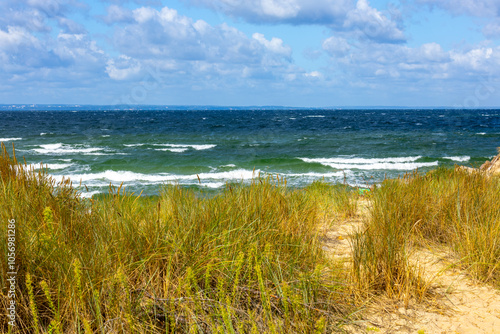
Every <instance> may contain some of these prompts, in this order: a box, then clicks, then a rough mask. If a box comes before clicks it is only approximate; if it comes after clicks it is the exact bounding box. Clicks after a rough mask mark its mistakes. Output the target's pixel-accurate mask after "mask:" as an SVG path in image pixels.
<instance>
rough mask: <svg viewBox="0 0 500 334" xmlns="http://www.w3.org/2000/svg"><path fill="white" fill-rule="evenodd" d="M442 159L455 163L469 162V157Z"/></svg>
mask: <svg viewBox="0 0 500 334" xmlns="http://www.w3.org/2000/svg"><path fill="white" fill-rule="evenodd" d="M443 158H444V159H448V160H452V161H457V162H464V161H469V160H470V157H469V156H466V155H464V156H461V157H443Z"/></svg>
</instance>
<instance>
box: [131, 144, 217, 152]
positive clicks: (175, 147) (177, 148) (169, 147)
mask: <svg viewBox="0 0 500 334" xmlns="http://www.w3.org/2000/svg"><path fill="white" fill-rule="evenodd" d="M145 145H148V144H123V146H126V147H138V146H145ZM151 145H152V146H161V147H166V148H163V149H157V150H156V151H170V152H178V153H179V152H185V151H187V150H188V149H190V148H192V149H194V150H197V151H201V150H209V149H211V148H214V147H216V146H217V145H213V144H205V145H193V144H151Z"/></svg>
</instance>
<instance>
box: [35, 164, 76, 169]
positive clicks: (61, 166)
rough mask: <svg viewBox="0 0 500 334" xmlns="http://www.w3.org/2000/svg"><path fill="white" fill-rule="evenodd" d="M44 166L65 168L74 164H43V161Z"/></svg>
mask: <svg viewBox="0 0 500 334" xmlns="http://www.w3.org/2000/svg"><path fill="white" fill-rule="evenodd" d="M42 166H43V167H45V168H48V169H65V168H68V167H71V166H73V164H55V163H54V164H43V163H42Z"/></svg>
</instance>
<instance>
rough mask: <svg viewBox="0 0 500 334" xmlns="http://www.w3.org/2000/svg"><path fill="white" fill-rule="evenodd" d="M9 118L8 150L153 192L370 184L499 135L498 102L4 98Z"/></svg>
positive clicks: (58, 168)
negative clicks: (96, 104) (420, 105)
mask: <svg viewBox="0 0 500 334" xmlns="http://www.w3.org/2000/svg"><path fill="white" fill-rule="evenodd" d="M0 120H1V121H0V141H1V142H4V143H5V144H6V145H7V147H8V148H9V151H12V143H14V145H15V149H16V155H17V157H18V158H21V157H24V158H25V159H26V162H27V163H28V164H34V165H37V166H40V164H43V166H45V168H47V169H48V172H49V173H50V174H51V175H53V176H54V178H55V179H56V180H61V179H62V178H63V177H66V178H70V179H71V180H72V181H73V184H74V185H77V186H79V185H80V183H81V185H82V187H81V188H80V189H81V191H82V194H83V195H84V196H91V195H92V194H96V193H99V192H107V191H108V188H109V185H110V183H111V184H113V185H120V184H121V183H122V182H123V184H124V185H125V186H126V188H127V189H128V190H130V191H134V192H137V193H138V192H140V191H143V193H144V194H156V193H158V191H159V190H160V185H162V184H169V183H178V184H181V185H185V186H193V187H201V188H203V189H205V188H209V189H217V188H221V187H223V186H224V185H225V183H226V182H239V181H244V182H248V181H249V180H251V179H252V177H255V176H257V175H258V174H259V173H260V174H261V175H263V174H267V173H271V174H279V175H280V176H284V177H286V179H287V183H288V185H291V186H299V187H300V186H303V185H306V184H308V183H310V182H312V181H314V180H319V179H323V180H325V181H327V182H347V183H349V184H351V185H357V186H366V185H371V184H373V183H377V182H381V181H382V180H383V179H384V178H386V177H388V178H393V177H397V176H400V175H403V174H404V173H406V172H409V171H412V170H415V169H417V168H418V169H419V171H421V172H426V171H428V170H431V169H434V168H436V167H438V166H453V165H455V164H460V165H469V166H470V165H472V166H478V165H480V164H481V163H483V162H484V161H485V160H486V159H491V158H492V157H493V156H494V155H495V154H496V148H497V147H498V146H500V110H444V109H434V110H430V109H426V110H410V109H402V110H371V109H367V110H321V109H312V110H298V109H294V110H283V109H279V110H278V109H275V110H273V109H271V110H251V109H250V110H241V109H240V110H230V109H226V110H177V111H171V110H127V111H124V110H67V111H60V110H57V111H53V110H45V111H44V110H29V111H26V110H23V111H20V110H0ZM84 185H85V186H86V188H85V187H83V186H84Z"/></svg>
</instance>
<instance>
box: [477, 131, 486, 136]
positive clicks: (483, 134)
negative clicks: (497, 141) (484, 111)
mask: <svg viewBox="0 0 500 334" xmlns="http://www.w3.org/2000/svg"><path fill="white" fill-rule="evenodd" d="M476 135H480V136H485V135H486V132H478V133H476Z"/></svg>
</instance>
